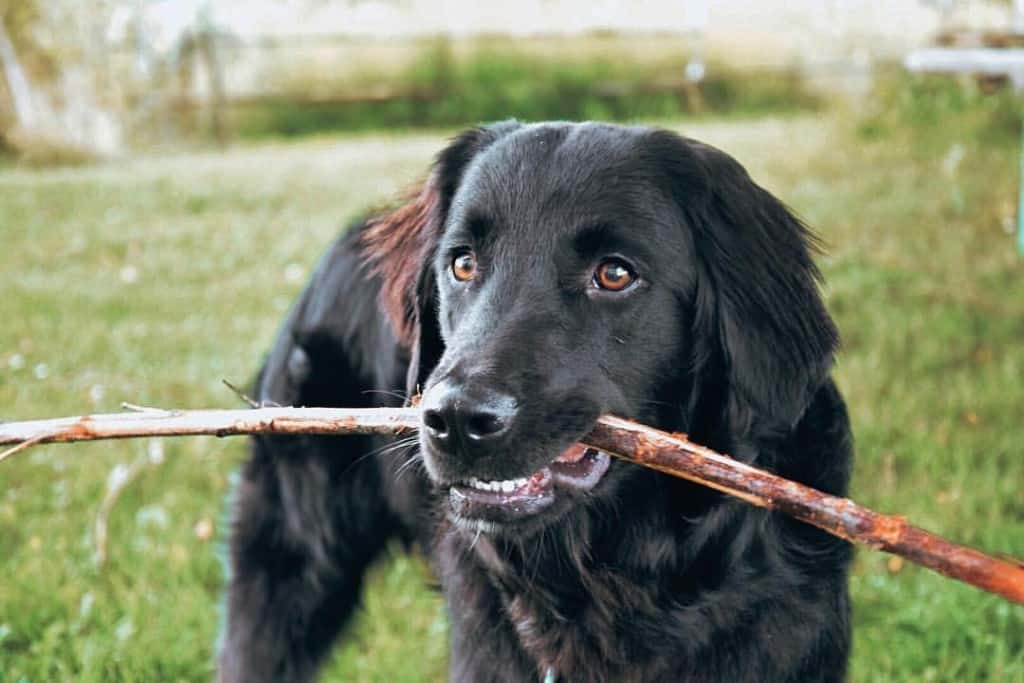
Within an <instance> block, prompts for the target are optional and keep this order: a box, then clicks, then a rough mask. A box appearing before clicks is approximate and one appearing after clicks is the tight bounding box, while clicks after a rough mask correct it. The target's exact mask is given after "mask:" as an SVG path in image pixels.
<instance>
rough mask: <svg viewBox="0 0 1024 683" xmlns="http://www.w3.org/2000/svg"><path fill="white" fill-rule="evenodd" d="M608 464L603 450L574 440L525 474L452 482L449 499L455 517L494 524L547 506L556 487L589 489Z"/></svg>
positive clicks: (477, 524)
mask: <svg viewBox="0 0 1024 683" xmlns="http://www.w3.org/2000/svg"><path fill="white" fill-rule="evenodd" d="M610 464H611V456H610V455H608V454H607V453H605V452H604V451H599V450H597V449H594V448H589V447H587V446H584V445H583V444H579V443H577V444H573V445H572V446H570V447H569V448H567V449H565V450H564V451H562V454H561V455H559V456H558V457H557V458H556V459H555V460H554V461H553V462H552V463H551V464H550V465H547V466H545V467H542V468H541V469H539V470H537V471H536V472H534V473H533V474H531V475H530V476H529V477H523V478H519V479H508V480H503V481H483V480H480V479H476V478H472V479H469V480H467V481H464V482H460V483H458V484H455V485H453V486H452V487H451V489H450V490H449V494H448V497H449V502H450V504H451V509H452V513H454V515H455V517H456V519H457V520H463V521H466V522H468V523H469V524H470V525H471V526H474V527H475V528H476V529H484V530H487V529H489V528H496V527H497V526H499V525H505V524H511V523H515V522H517V521H521V520H523V519H525V518H528V517H531V516H533V515H535V514H537V513H538V512H541V511H542V510H544V509H546V508H548V507H549V506H550V505H551V504H553V503H554V502H555V498H556V494H557V491H558V489H563V490H568V491H576V492H584V493H585V492H587V491H590V490H591V489H593V488H594V487H595V486H597V483H598V482H599V481H601V478H602V477H603V476H604V475H605V472H607V471H608V467H609V466H610ZM474 522H475V523H474ZM481 522H482V523H481Z"/></svg>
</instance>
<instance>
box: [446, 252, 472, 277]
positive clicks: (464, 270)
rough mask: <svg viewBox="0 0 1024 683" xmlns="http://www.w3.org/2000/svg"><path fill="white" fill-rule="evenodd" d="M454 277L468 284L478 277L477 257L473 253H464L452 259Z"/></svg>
mask: <svg viewBox="0 0 1024 683" xmlns="http://www.w3.org/2000/svg"><path fill="white" fill-rule="evenodd" d="M452 275H454V276H455V279H456V280H458V281H460V282H467V281H469V280H472V279H473V276H474V275H476V257H475V256H473V252H471V251H463V252H460V253H458V254H456V255H455V258H453V259H452Z"/></svg>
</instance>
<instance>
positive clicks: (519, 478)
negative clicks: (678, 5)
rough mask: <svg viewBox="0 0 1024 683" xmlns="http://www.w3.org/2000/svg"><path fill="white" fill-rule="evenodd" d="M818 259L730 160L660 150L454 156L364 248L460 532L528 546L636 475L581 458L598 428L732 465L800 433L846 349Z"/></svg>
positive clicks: (556, 127)
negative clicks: (839, 351) (720, 452)
mask: <svg viewBox="0 0 1024 683" xmlns="http://www.w3.org/2000/svg"><path fill="white" fill-rule="evenodd" d="M811 239H812V238H811V237H810V235H809V233H808V232H807V230H806V229H805V228H804V227H803V226H802V225H801V224H800V222H799V221H797V220H796V219H795V218H794V217H793V216H792V215H791V214H790V213H789V212H788V211H787V210H786V208H785V207H784V206H783V205H782V204H781V203H780V202H779V201H778V200H776V199H775V198H774V197H772V196H771V195H770V194H769V193H768V192H766V191H765V190H763V189H762V188H760V187H759V186H757V185H755V184H754V183H753V182H752V181H751V179H750V178H749V177H748V175H747V174H746V172H745V171H744V170H743V168H742V167H741V166H740V165H739V164H738V163H737V162H736V161H735V160H734V159H732V158H731V157H729V156H727V155H726V154H724V153H723V152H721V151H719V150H717V149H714V148H712V147H709V146H706V145H703V144H700V143H698V142H695V141H693V140H688V139H685V138H681V137H679V136H677V135H675V134H672V133H669V132H667V131H662V130H655V129H649V128H638V127H621V126H611V125H600V124H591V123H585V124H567V123H555V124H538V125H520V124H518V123H515V122H506V123H501V124H497V125H494V126H490V127H486V128H479V129H474V130H471V131H468V132H466V133H463V134H462V135H460V136H459V137H458V138H456V139H455V140H454V141H453V143H452V144H451V145H450V146H449V147H448V148H447V149H445V150H444V151H443V152H442V153H441V154H440V155H439V157H438V160H437V162H436V164H435V166H434V169H433V172H432V174H431V176H430V178H429V180H428V181H427V183H426V184H425V185H424V187H423V189H422V190H421V191H420V192H419V193H418V195H417V196H415V197H414V198H413V199H412V201H411V202H409V203H408V204H407V205H405V206H403V207H401V208H400V209H398V210H397V211H395V212H393V213H392V214H389V215H387V216H383V217H382V218H380V219H379V220H378V221H377V222H376V224H375V225H374V226H372V227H371V229H370V230H369V232H368V233H367V240H368V252H369V254H370V256H371V258H372V259H374V260H375V263H376V268H377V272H378V273H379V274H380V275H381V277H382V279H383V282H384V289H383V292H382V301H383V304H384V307H385V309H386V310H387V311H388V313H389V315H390V317H391V318H392V320H393V322H394V324H395V328H396V330H397V331H398V334H399V336H400V338H401V339H402V341H403V342H404V343H405V344H407V345H408V347H409V348H410V350H411V356H412V362H411V366H410V369H409V382H408V385H409V389H410V390H411V391H415V390H421V391H422V404H421V405H422V408H423V423H422V428H421V431H420V442H421V450H422V455H423V460H424V464H425V466H426V469H427V472H428V473H429V475H430V477H431V479H432V480H433V482H434V483H435V484H436V485H438V486H439V487H441V488H442V489H443V490H445V491H446V492H447V493H448V496H449V505H450V516H451V517H452V519H453V520H454V521H455V522H456V523H458V524H459V525H460V526H463V527H467V528H473V529H477V530H484V531H491V532H503V533H517V532H524V531H526V530H529V529H536V528H539V527H540V526H541V525H543V524H544V523H547V522H550V521H551V520H554V519H557V518H558V517H560V516H562V515H564V514H565V513H566V512H568V511H571V510H573V509H575V508H576V507H577V506H579V505H589V504H593V502H594V501H595V500H600V499H601V498H602V497H607V496H615V495H616V493H617V492H619V491H620V490H621V487H622V486H625V485H626V482H627V481H628V480H629V478H630V476H633V475H632V473H631V471H630V469H631V468H629V467H628V466H623V465H619V464H616V465H614V466H613V465H612V464H611V462H610V458H609V456H608V455H607V454H604V453H601V452H599V451H593V450H587V449H584V448H583V447H581V446H579V445H577V440H578V439H579V438H580V437H582V436H583V435H584V434H586V433H587V432H588V431H589V430H590V428H591V427H592V426H593V424H594V421H595V420H596V418H597V417H598V416H599V415H601V414H602V413H614V414H617V415H621V416H625V417H630V418H634V419H638V420H641V421H644V422H647V423H652V424H655V425H659V426H662V427H663V428H668V429H685V430H689V431H691V433H694V434H701V435H706V436H707V438H709V439H711V440H712V441H713V442H715V440H716V439H717V442H716V443H714V445H718V446H719V447H725V446H728V445H729V444H730V443H733V442H727V443H725V444H723V443H722V439H732V440H736V441H739V440H742V439H743V438H744V436H745V435H749V434H751V433H753V432H754V431H759V433H775V434H778V433H784V432H786V431H788V430H790V429H792V427H793V425H794V424H795V423H796V422H797V421H798V420H799V418H800V417H801V415H802V413H803V411H804V410H805V408H806V407H807V405H808V402H809V400H810V398H811V396H812V395H813V392H814V391H815V390H816V389H817V387H818V386H820V384H821V383H822V382H823V381H824V380H825V378H826V375H827V373H828V371H829V367H830V365H831V362H832V354H833V351H834V349H835V346H836V344H837V336H836V332H835V328H834V326H833V324H832V322H831V320H830V319H829V317H828V315H827V313H826V312H825V309H824V307H823V305H822V303H821V300H820V297H819V294H818V290H817V283H816V278H817V271H816V270H815V267H814V265H813V263H812V260H811V256H810V251H811V245H810V242H811ZM633 469H634V470H635V468H633Z"/></svg>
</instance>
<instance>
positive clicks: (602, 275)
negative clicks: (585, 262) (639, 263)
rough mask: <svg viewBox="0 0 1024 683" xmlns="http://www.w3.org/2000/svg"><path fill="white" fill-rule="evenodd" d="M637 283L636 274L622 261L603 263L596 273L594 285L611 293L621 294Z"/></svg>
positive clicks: (611, 260) (613, 260)
mask: <svg viewBox="0 0 1024 683" xmlns="http://www.w3.org/2000/svg"><path fill="white" fill-rule="evenodd" d="M635 281H636V273H634V272H633V270H632V268H630V267H629V265H628V264H627V263H626V262H625V261H622V260H620V259H608V260H607V261H602V262H601V263H600V265H598V266H597V270H595V271H594V284H595V285H597V286H598V287H599V288H601V289H607V290H608V291H610V292H621V291H622V290H624V289H625V288H626V287H629V286H630V285H631V284H633V283H634V282H635Z"/></svg>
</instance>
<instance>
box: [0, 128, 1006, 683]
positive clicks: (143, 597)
mask: <svg viewBox="0 0 1024 683" xmlns="http://www.w3.org/2000/svg"><path fill="white" fill-rule="evenodd" d="M671 125H672V127H674V128H677V129H678V130H681V131H683V132H685V133H687V134H689V135H691V136H694V137H698V138H701V139H704V140H707V141H709V142H711V143H713V144H716V145H718V146H720V147H723V148H724V149H726V150H728V151H730V152H731V153H733V154H734V155H735V156H736V157H737V158H738V159H739V160H740V161H741V162H743V163H744V164H745V165H746V166H747V167H748V169H749V170H750V171H751V173H752V175H753V176H754V177H755V178H756V179H758V180H760V181H761V182H762V184H764V185H765V186H766V187H768V188H769V189H770V190H772V191H773V192H775V193H776V194H778V195H779V196H781V197H782V198H784V199H785V200H786V202H787V203H789V204H790V205H791V206H792V207H793V208H794V209H795V210H796V211H797V212H798V213H800V214H801V215H802V216H803V217H804V218H805V219H806V220H807V221H808V222H809V223H810V224H811V225H812V226H814V227H815V228H816V229H817V230H818V231H819V232H820V234H821V235H822V236H823V237H824V239H825V241H826V242H827V244H828V253H827V255H825V256H823V257H822V258H821V259H820V262H821V265H822V268H823V271H824V273H825V276H826V280H827V286H826V294H827V298H828V302H829V307H830V310H831V311H832V312H833V314H834V315H835V317H836V319H837V320H838V323H839V327H840V330H841V332H842V335H843V339H844V349H843V351H842V353H841V356H840V359H839V363H838V366H837V369H836V375H837V378H838V382H839V384H840V387H841V388H842V390H843V391H844V392H845V394H846V396H847V399H848V401H849V406H850V412H851V416H852V419H853V425H854V430H855V433H856V436H857V463H856V469H855V474H854V482H853V497H854V498H855V499H857V500H858V501H860V502H862V503H864V504H866V505H869V506H872V507H875V508H878V509H880V510H883V511H886V512H899V513H902V514H906V515H907V516H908V517H909V518H910V519H911V520H913V521H914V522H916V523H918V524H920V525H922V526H924V527H926V528H928V529H931V530H934V531H936V532H939V533H941V534H943V535H946V536H949V537H951V538H953V539H956V540H958V541H962V542H965V543H968V544H972V545H976V546H979V547H981V548H984V549H986V550H988V551H990V552H993V553H997V554H998V553H1008V554H1013V555H1016V556H1018V557H1022V556H1024V426H1022V419H1024V258H1022V257H1020V256H1018V254H1017V253H1016V251H1015V249H1014V239H1015V238H1014V236H1013V235H1012V234H1011V231H1012V229H1013V225H1014V204H1015V198H1016V163H1017V162H1016V149H1015V147H1014V145H1013V143H1012V138H1005V137H999V136H993V135H990V134H987V133H986V132H985V128H984V127H983V126H981V125H980V124H979V123H978V120H977V117H974V116H970V115H967V114H964V115H963V116H951V117H949V118H948V119H947V120H945V121H944V122H943V123H941V128H939V129H936V128H935V127H934V126H935V125H939V124H934V125H933V127H932V129H930V131H926V132H920V131H917V130H911V129H909V128H907V127H906V126H904V125H902V124H899V123H898V122H897V123H892V122H891V121H888V120H883V121H882V123H879V122H878V121H874V122H869V124H865V123H864V122H863V121H862V120H861V119H860V118H859V117H854V116H852V115H849V114H840V113H823V114H821V115H818V116H815V117H803V118H778V119H773V118H769V119H757V120H746V121H744V120H730V121H727V122H715V121H702V122H699V123H693V124H671ZM445 137H446V134H442V133H436V134H420V135H415V136H403V137H388V136H383V135H361V136H357V137H346V138H341V137H324V138H314V139H303V140H299V141H295V142H289V143H273V144H266V145H260V146H241V147H237V148H233V149H231V150H229V151H226V152H223V153H219V152H200V153H187V154H184V153H183V154H180V155H174V156H161V157H153V158H140V159H136V160H132V161H128V162H124V163H118V164H109V165H99V166H90V167H82V168H65V169H49V170H32V169H25V168H18V167H7V168H4V169H0V419H2V420H15V419H29V418H36V417H44V416H57V415H63V414H78V413H83V412H99V411H113V410H117V409H118V406H119V404H120V402H121V401H130V402H132V403H137V404H142V405H150V406H163V407H191V408H200V407H236V406H237V405H238V400H237V399H236V398H235V397H234V396H233V395H232V394H231V393H230V392H229V391H227V390H226V389H225V388H224V387H223V386H222V384H221V379H222V378H226V379H229V380H232V381H234V382H235V383H238V384H244V383H246V382H248V381H249V380H250V378H251V377H252V376H253V374H254V371H255V369H256V368H257V367H258V364H259V362H260V359H261V355H262V354H263V352H264V351H265V350H266V349H267V347H268V345H269V344H270V341H271V339H272V337H273V334H274V331H275V328H276V326H277V324H278V323H279V321H280V320H281V318H282V316H283V315H284V313H285V311H286V309H287V308H288V306H289V304H290V302H291V300H292V299H293V297H294V296H295V295H296V294H297V293H298V291H299V289H300V288H301V286H302V284H303V282H304V281H305V279H306V277H307V276H308V275H309V273H310V271H311V269H312V267H313V265H314V264H315V262H316V260H317V258H318V257H319V255H320V253H321V250H322V249H323V247H324V246H325V245H327V244H328V242H329V241H330V240H331V239H332V237H333V236H334V235H335V234H336V231H337V230H338V228H339V226H341V225H342V224H343V222H344V221H345V220H347V219H349V218H352V217H353V216H355V215H356V213H357V212H359V211H360V210H361V209H364V208H365V207H367V206H368V205H372V204H376V203H380V202H382V201H384V200H386V199H387V198H388V197H389V196H391V195H392V194H394V193H395V192H396V191H397V190H399V189H401V188H402V187H404V186H406V185H407V184H409V183H411V182H413V181H415V180H416V179H417V178H418V177H420V176H421V175H422V173H423V171H424V169H425V167H426V164H427V163H428V161H429V159H430V158H431V156H432V154H433V153H434V152H436V151H437V149H439V147H440V146H441V145H442V144H443V140H444V139H445ZM1007 140H1010V142H1007ZM244 451H245V444H244V441H243V440H242V439H225V440H216V439H213V438H187V439H178V440H163V441H159V442H157V441H146V440H138V441H125V442H109V443H97V444H83V445H76V446H48V447H41V448H37V449H34V450H31V451H27V452H25V453H23V454H21V455H18V456H16V457H15V458H13V459H12V460H10V461H9V462H5V463H3V464H2V465H0V576H2V578H0V682H3V683H6V682H8V681H10V682H16V681H25V682H29V681H31V682H32V683H42V682H50V681H74V682H79V681H81V682H93V681H125V682H127V681H139V682H142V681H146V682H149V681H203V680H210V679H211V676H212V672H213V664H212V663H213V648H214V641H215V639H216V635H217V631H218V620H219V614H218V605H219V600H220V593H221V587H222V582H223V575H222V568H221V562H220V554H221V553H220V547H221V544H222V542H223V540H224V536H225V533H226V528H225V525H224V499H225V496H226V495H227V493H228V490H229V488H230V485H231V480H232V476H233V472H234V471H235V470H236V469H237V468H238V466H239V464H240V462H241V461H242V458H243V457H244ZM126 467H128V468H129V470H126ZM126 471H130V472H131V473H132V478H131V479H130V480H129V481H128V483H127V484H126V485H125V487H124V490H123V492H122V493H121V494H120V496H118V497H117V498H116V500H115V501H114V503H113V506H112V508H111V509H110V513H109V540H108V544H107V552H108V556H109V557H108V559H107V561H106V562H105V563H104V564H102V565H100V564H99V563H98V562H97V557H96V544H95V533H94V527H95V525H96V521H97V518H98V516H99V515H100V514H101V510H103V509H104V498H105V496H106V492H107V490H108V488H109V487H110V486H111V485H112V484H114V483H117V481H118V480H120V479H122V478H123V477H124V475H125V472H126ZM429 583H430V579H429V577H428V576H427V574H426V572H425V570H424V569H423V565H422V563H421V561H420V560H419V559H417V558H409V557H405V556H400V555H395V556H393V557H390V558H388V559H387V560H386V561H384V562H382V563H381V564H380V565H379V566H378V567H377V568H376V569H375V570H374V573H373V579H372V581H371V583H370V586H369V590H368V594H367V598H366V604H365V609H364V610H363V613H362V615H361V617H360V619H359V621H358V623H357V624H355V626H354V627H353V629H352V630H351V632H350V633H349V634H348V635H347V637H346V639H345V642H344V644H343V645H342V646H341V647H340V648H338V649H337V650H336V654H335V656H334V658H333V659H332V661H331V663H330V665H329V667H328V671H327V674H326V676H325V679H324V680H327V681H361V682H380V683H394V682H409V683H414V682H421V681H422V682H426V681H443V680H444V679H445V670H446V649H447V642H446V617H445V614H444V610H443V608H442V605H441V602H440V600H439V598H438V596H437V594H436V593H435V592H434V591H433V590H432V589H431V588H429ZM852 590H853V595H854V598H855V600H854V609H855V622H856V628H855V654H854V661H853V668H852V672H851V680H852V681H950V682H953V681H956V682H958V683H959V682H966V681H1000V682H1011V683H1012V682H1024V607H1015V606H1011V605H1010V604H1008V603H1006V602H1004V601H1002V600H1000V599H998V598H995V597H992V596H989V595H986V594H983V593H981V592H980V591H977V590H975V589H973V588H970V587H967V586H964V585H960V584H957V583H955V582H952V581H949V580H947V579H944V578H941V577H939V576H938V575H936V574H933V573H931V572H929V571H926V570H923V569H918V568H916V567H913V566H910V565H906V564H903V563H901V562H898V561H895V560H893V559H892V558H890V557H889V556H887V555H883V554H879V553H875V552H872V551H869V550H861V551H860V552H858V555H857V560H856V564H855V569H854V575H853V578H852Z"/></svg>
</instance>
